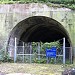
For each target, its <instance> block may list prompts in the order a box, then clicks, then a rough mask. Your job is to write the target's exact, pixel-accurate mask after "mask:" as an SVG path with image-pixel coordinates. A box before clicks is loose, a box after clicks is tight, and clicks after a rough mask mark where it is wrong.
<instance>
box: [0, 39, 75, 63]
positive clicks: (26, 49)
mask: <svg viewBox="0 0 75 75" xmlns="http://www.w3.org/2000/svg"><path fill="white" fill-rule="evenodd" d="M60 40H62V39H60ZM3 43H4V44H2V45H1V46H0V57H1V54H2V51H4V52H5V53H6V52H8V54H9V56H10V57H12V58H14V53H15V52H14V51H15V46H10V45H9V46H7V41H5V42H4V41H3ZM20 44H21V45H20ZM20 44H19V45H17V46H16V62H20V63H45V64H46V63H56V64H62V63H63V47H62V46H61V48H60V49H59V48H57V49H56V58H52V57H49V58H47V57H46V49H43V44H41V43H40V42H36V44H35V45H33V44H32V42H28V43H25V42H23V41H21V42H20ZM74 49H75V48H74V47H65V63H67V64H70V63H72V62H73V55H74V54H73V50H74Z"/></svg>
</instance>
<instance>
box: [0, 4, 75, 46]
mask: <svg viewBox="0 0 75 75" xmlns="http://www.w3.org/2000/svg"><path fill="white" fill-rule="evenodd" d="M32 16H46V17H50V18H53V19H55V20H56V21H58V22H59V23H61V24H62V25H63V26H64V28H65V29H66V30H67V31H68V33H69V37H70V39H71V42H72V46H73V47H75V39H74V38H75V11H74V10H71V9H68V8H57V7H48V6H47V5H45V4H38V3H36V4H35V3H32V4H1V5H0V45H1V46H4V42H5V41H6V40H8V39H9V35H10V32H11V31H12V29H13V28H14V27H15V26H16V25H17V24H18V23H19V22H20V21H22V20H24V19H26V18H28V17H32Z"/></svg>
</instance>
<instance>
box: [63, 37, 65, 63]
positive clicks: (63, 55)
mask: <svg viewBox="0 0 75 75" xmlns="http://www.w3.org/2000/svg"><path fill="white" fill-rule="evenodd" d="M63 64H65V38H63Z"/></svg>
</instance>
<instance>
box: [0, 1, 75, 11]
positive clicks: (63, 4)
mask: <svg viewBox="0 0 75 75" xmlns="http://www.w3.org/2000/svg"><path fill="white" fill-rule="evenodd" d="M33 2H34V3H46V4H47V5H48V6H53V7H67V8H70V9H73V10H74V9H75V0H1V1H0V4H14V3H20V4H24V3H33Z"/></svg>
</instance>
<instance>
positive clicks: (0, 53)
mask: <svg viewBox="0 0 75 75" xmlns="http://www.w3.org/2000/svg"><path fill="white" fill-rule="evenodd" d="M12 61H13V60H12V59H11V58H10V57H9V54H8V52H5V49H1V50H0V62H12Z"/></svg>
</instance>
